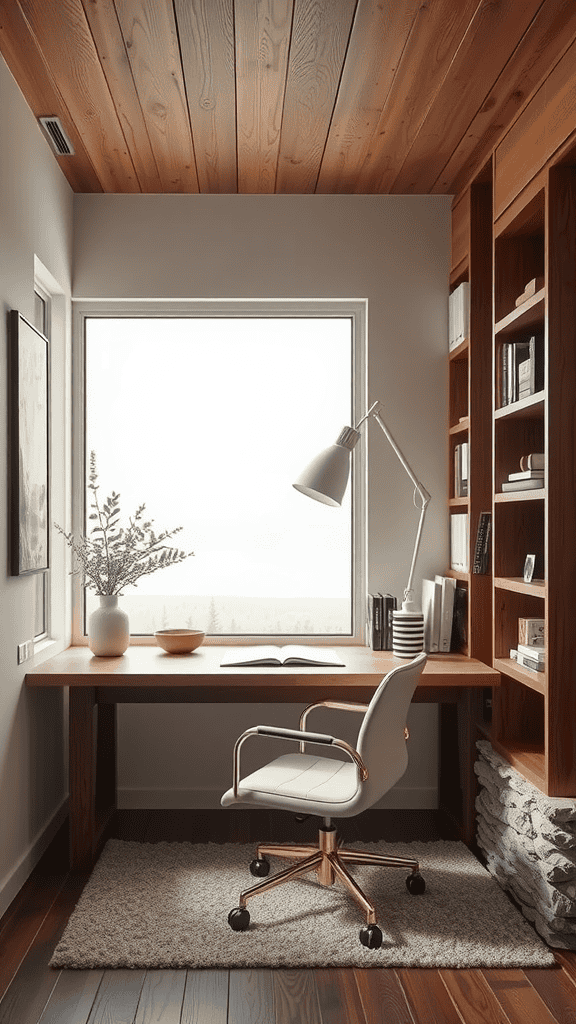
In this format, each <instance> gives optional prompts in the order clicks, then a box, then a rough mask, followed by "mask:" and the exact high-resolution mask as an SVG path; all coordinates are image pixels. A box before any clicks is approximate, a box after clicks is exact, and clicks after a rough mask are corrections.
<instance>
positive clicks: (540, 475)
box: [508, 469, 544, 480]
mask: <svg viewBox="0 0 576 1024" xmlns="http://www.w3.org/2000/svg"><path fill="white" fill-rule="evenodd" d="M508 479H509V480H543V479H544V470H543V469H521V470H520V472H519V473H509V474H508Z"/></svg>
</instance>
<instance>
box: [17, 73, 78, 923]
mask: <svg viewBox="0 0 576 1024" xmlns="http://www.w3.org/2000/svg"><path fill="white" fill-rule="evenodd" d="M0 138H1V139H2V144H1V145H0V307H1V311H0V344H1V346H2V359H1V360H0V404H1V406H2V410H3V411H2V414H1V415H0V508H1V509H2V513H1V514H2V523H3V539H2V543H1V545H0V659H1V673H0V822H1V828H0V915H1V914H2V913H3V911H4V910H5V908H6V906H7V905H8V904H9V903H10V901H11V899H12V898H13V897H14V895H15V894H16V892H17V891H18V889H19V888H20V886H21V885H22V883H23V882H24V880H25V878H26V876H27V874H28V873H29V871H30V869H31V867H32V866H33V863H34V862H35V860H36V859H37V858H38V856H39V854H40V853H41V852H42V849H43V847H44V846H45V844H46V843H47V841H48V839H49V838H50V837H51V834H52V833H53V831H54V829H55V828H56V826H57V824H58V823H59V821H61V820H62V817H63V812H64V810H65V803H64V802H65V798H66V789H67V785H66V773H65V761H64V750H65V737H64V735H63V722H64V698H63V695H62V694H61V693H56V692H54V693H39V692H36V691H34V692H33V691H28V690H26V689H25V688H24V686H23V679H24V675H25V672H26V670H27V669H28V668H29V667H31V666H32V665H34V664H38V663H39V662H40V661H41V660H43V659H44V658H46V657H48V656H49V655H51V654H53V653H55V652H56V651H58V650H60V649H63V648H64V647H65V646H67V644H68V643H69V635H70V634H69V628H68V621H69V601H68V602H67V589H66V587H65V585H64V581H65V579H66V569H67V567H66V557H65V551H64V549H63V546H62V544H59V543H58V542H57V541H56V543H55V544H54V546H53V552H52V566H53V581H54V594H53V608H54V617H53V624H52V625H53V633H54V637H55V640H56V643H55V644H54V645H52V646H51V647H49V648H48V649H47V650H45V651H44V652H43V653H40V654H37V655H36V656H35V658H34V659H33V660H32V661H29V662H27V663H26V664H24V665H21V666H18V665H17V658H16V647H17V644H18V643H21V642H22V641H24V640H28V639H30V638H31V637H32V635H33V632H34V630H33V621H34V619H33V614H34V604H33V599H32V594H33V589H32V588H33V581H32V579H31V578H26V577H23V578H15V577H11V576H10V575H9V571H10V570H9V564H8V549H9V533H8V523H9V509H8V493H7V479H8V455H7V412H6V396H7V344H8V333H7V327H8V314H9V311H10V309H18V310H19V311H20V312H21V313H22V314H23V315H24V316H25V317H27V319H29V320H33V311H34V267H35V259H36V260H40V261H41V263H42V265H43V266H44V268H46V270H47V271H48V273H49V275H51V277H52V279H53V280H52V281H51V283H52V285H53V286H56V287H57V288H59V290H60V295H59V297H58V299H57V302H56V307H57V309H56V312H57V318H56V319H57V323H56V329H55V333H54V337H53V342H52V346H51V349H52V375H53V383H54V410H53V412H54V416H53V426H52V438H51V441H52V493H51V498H52V510H51V511H52V514H53V517H54V518H58V519H60V521H62V522H65V521H66V520H65V518H64V517H65V516H66V514H67V511H66V510H67V507H68V505H69V483H70V480H69V472H70V460H69V456H68V451H69V423H70V420H69V405H70V395H69V383H68V381H69V354H70V336H69V324H70V283H71V275H72V216H73V206H72V193H71V190H70V188H69V186H68V184H67V182H66V180H65V178H64V176H63V174H62V173H61V171H60V169H59V167H58V165H57V163H56V161H55V159H54V157H53V156H52V154H51V151H50V149H49V146H48V144H47V143H46V141H45V140H44V137H43V135H42V133H41V131H40V129H39V128H38V127H37V125H36V122H35V119H34V117H33V115H32V114H31V112H30V110H29V108H28V107H27V105H26V104H25V102H24V100H23V98H22V95H21V93H20V91H19V89H18V88H17V86H16V84H15V83H14V80H13V79H12V77H11V75H10V72H9V71H8V69H7V67H6V64H5V63H4V61H3V59H2V58H1V57H0ZM67 603H68V607H67Z"/></svg>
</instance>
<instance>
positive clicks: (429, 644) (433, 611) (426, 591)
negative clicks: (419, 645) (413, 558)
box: [422, 579, 442, 654]
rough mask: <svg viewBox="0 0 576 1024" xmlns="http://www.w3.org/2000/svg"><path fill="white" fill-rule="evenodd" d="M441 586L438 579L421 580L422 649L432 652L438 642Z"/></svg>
mask: <svg viewBox="0 0 576 1024" xmlns="http://www.w3.org/2000/svg"><path fill="white" fill-rule="evenodd" d="M441 602H442V587H441V585H440V583H439V581H438V579H435V580H428V579H423V580H422V614H423V615H424V650H425V651H428V653H429V654H434V653H435V652H436V651H438V649H439V644H440V611H441Z"/></svg>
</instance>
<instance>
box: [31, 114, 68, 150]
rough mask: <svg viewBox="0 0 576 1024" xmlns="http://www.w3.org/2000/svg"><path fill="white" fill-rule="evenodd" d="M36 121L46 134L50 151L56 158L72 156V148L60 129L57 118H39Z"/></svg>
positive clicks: (64, 133)
mask: <svg viewBox="0 0 576 1024" xmlns="http://www.w3.org/2000/svg"><path fill="white" fill-rule="evenodd" d="M38 120H39V121H40V124H41V125H42V127H43V129H44V131H45V132H46V134H47V136H48V138H49V140H50V143H51V145H52V149H53V150H54V152H55V153H56V154H57V155H58V156H74V147H73V145H72V143H71V142H70V139H69V138H68V136H67V135H66V132H65V131H64V129H63V127H62V123H61V121H60V119H59V118H58V117H39V118H38Z"/></svg>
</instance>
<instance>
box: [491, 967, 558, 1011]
mask: <svg viewBox="0 0 576 1024" xmlns="http://www.w3.org/2000/svg"><path fill="white" fill-rule="evenodd" d="M482 973H483V974H484V977H485V978H486V981H487V982H488V984H489V986H490V988H491V989H492V991H493V992H494V995H495V996H496V998H497V999H498V1002H499V1003H500V1005H501V1006H502V1008H503V1010H504V1012H505V1013H506V1015H507V1017H508V1018H509V1020H510V1024H558V1021H557V1019H556V1017H555V1016H554V1014H552V1013H551V1012H550V1010H549V1009H548V1007H547V1006H546V1004H545V1002H544V1000H543V999H542V998H541V996H539V994H538V992H537V991H536V989H535V988H533V987H532V985H531V984H530V982H529V981H528V978H527V977H526V975H525V973H524V971H520V970H501V971H496V970H494V971H483V972H482Z"/></svg>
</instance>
